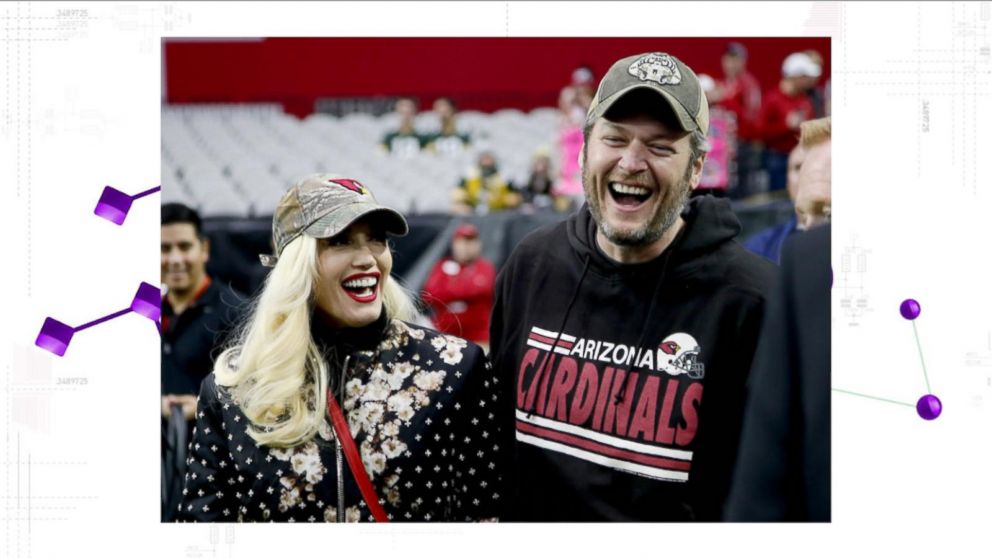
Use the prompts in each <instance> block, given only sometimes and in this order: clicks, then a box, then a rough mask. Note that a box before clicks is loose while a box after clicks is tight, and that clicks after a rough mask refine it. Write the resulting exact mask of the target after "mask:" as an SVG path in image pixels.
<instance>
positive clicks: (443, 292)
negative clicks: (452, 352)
mask: <svg viewBox="0 0 992 558" xmlns="http://www.w3.org/2000/svg"><path fill="white" fill-rule="evenodd" d="M495 283H496V267H495V266H494V265H493V264H492V262H490V261H489V260H487V259H486V258H484V257H482V240H481V239H480V238H479V229H478V228H476V226H475V225H472V224H470V223H463V224H461V225H459V226H458V228H457V229H455V234H454V237H453V238H452V240H451V255H450V256H446V257H444V258H441V260H440V261H439V262H437V264H435V265H434V269H433V270H431V274H430V276H428V278H427V282H426V283H425V284H424V288H423V291H424V292H423V299H424V300H425V301H426V302H427V304H428V305H429V306H430V307H431V309H433V310H434V317H433V320H432V321H433V322H434V327H436V328H437V329H438V331H441V332H443V333H448V334H451V335H457V336H459V337H464V338H465V339H468V340H469V341H473V342H475V343H478V344H479V345H480V346H482V347H483V348H484V349H486V350H487V351H488V349H489V314H490V313H491V312H492V309H493V285H495Z"/></svg>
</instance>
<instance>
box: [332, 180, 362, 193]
mask: <svg viewBox="0 0 992 558" xmlns="http://www.w3.org/2000/svg"><path fill="white" fill-rule="evenodd" d="M327 181H328V182H330V183H331V184H337V185H338V186H341V187H342V188H347V189H349V190H351V191H352V192H355V193H356V194H362V195H365V194H368V193H369V191H368V190H366V189H365V186H362V184H361V183H360V182H358V181H357V180H352V179H350V178H330V179H328V180H327Z"/></svg>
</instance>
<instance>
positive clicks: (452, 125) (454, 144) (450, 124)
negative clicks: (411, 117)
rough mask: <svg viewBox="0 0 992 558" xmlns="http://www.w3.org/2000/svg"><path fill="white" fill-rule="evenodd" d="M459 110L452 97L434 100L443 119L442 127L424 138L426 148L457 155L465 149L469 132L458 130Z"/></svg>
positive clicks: (435, 110) (436, 108)
mask: <svg viewBox="0 0 992 558" xmlns="http://www.w3.org/2000/svg"><path fill="white" fill-rule="evenodd" d="M457 111H458V109H457V107H455V102H454V101H453V100H452V99H451V98H450V97H438V98H437V100H435V101H434V112H435V113H437V115H438V117H439V118H440V120H441V129H440V130H438V131H437V132H435V133H433V134H428V135H427V137H426V138H425V139H424V143H425V146H424V148H425V149H427V150H430V151H434V152H437V153H441V154H444V155H457V154H459V153H462V152H463V151H464V150H465V148H466V147H467V146H468V145H469V143H470V140H469V137H468V134H462V133H460V132H459V131H458V125H457V123H456V120H455V114H456V113H457Z"/></svg>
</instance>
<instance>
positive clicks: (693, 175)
mask: <svg viewBox="0 0 992 558" xmlns="http://www.w3.org/2000/svg"><path fill="white" fill-rule="evenodd" d="M708 124H709V112H708V107H707V105H706V100H705V97H704V96H703V92H702V88H701V87H700V85H699V82H698V80H697V78H696V75H695V73H693V71H692V70H691V69H690V68H688V67H687V66H685V65H684V64H683V63H682V62H681V61H679V60H678V59H676V58H675V57H673V56H670V55H668V54H664V53H649V54H643V55H637V56H631V57H629V58H625V59H622V60H619V61H618V62H616V63H615V64H614V65H613V67H612V68H611V69H610V71H609V72H608V73H607V74H606V76H605V77H604V78H603V81H602V82H601V83H600V85H599V90H598V91H597V93H596V97H595V98H594V99H593V102H592V105H591V106H590V108H589V113H588V117H587V121H586V126H585V130H584V133H585V138H586V141H585V147H584V148H583V154H582V167H583V169H582V170H583V172H582V176H583V186H584V189H585V195H586V201H587V204H586V205H585V206H583V207H582V209H580V210H579V212H578V213H576V214H575V215H573V216H572V217H570V218H569V219H568V220H567V221H565V222H564V223H561V224H558V225H555V226H552V227H550V228H546V229H542V230H539V231H537V232H535V233H533V234H532V235H531V236H529V237H528V238H527V239H525V240H524V241H523V242H522V243H521V244H520V245H519V246H518V247H517V248H516V250H515V251H514V253H513V254H512V255H511V256H510V258H509V260H508V262H507V263H506V265H505V267H504V269H503V271H502V272H501V273H500V275H499V278H498V280H497V285H496V299H495V306H494V309H493V319H492V331H491V342H492V352H491V354H492V357H493V359H494V363H495V370H496V373H497V380H498V382H499V383H500V385H502V386H503V389H505V390H507V394H508V397H507V398H506V399H507V400H508V401H509V403H508V404H507V405H506V406H503V407H502V408H501V409H500V410H499V411H500V413H501V414H502V416H503V418H504V420H505V421H507V422H506V423H507V427H508V430H509V431H510V432H515V436H514V439H513V440H506V441H504V443H509V444H511V445H512V447H513V451H512V452H510V453H511V454H512V455H511V457H512V460H513V462H512V463H508V464H506V465H505V466H506V467H507V470H508V472H509V473H510V474H511V475H510V476H511V483H512V486H510V487H509V488H510V492H509V498H507V501H506V505H507V510H506V517H507V518H508V519H511V520H513V519H515V520H523V521H605V520H612V521H662V520H671V521H685V520H717V519H719V518H720V512H721V508H722V506H723V502H724V499H725V498H726V494H727V491H728V487H729V484H730V476H731V472H732V470H733V465H734V459H735V455H736V450H737V442H738V436H739V434H740V422H741V416H742V412H743V402H744V385H745V382H746V380H747V374H748V370H749V369H750V366H751V360H752V357H753V355H754V349H755V344H756V342H757V335H758V330H759V328H760V324H761V318H762V312H763V308H764V301H765V290H766V288H767V285H768V284H769V283H770V282H771V278H772V275H773V272H774V266H773V265H772V264H771V263H770V262H768V261H766V260H764V259H763V258H760V257H759V256H756V255H754V254H751V253H749V252H747V251H746V250H744V249H743V248H742V247H741V246H740V245H738V244H737V243H736V242H734V238H735V237H736V236H737V234H738V233H739V232H740V230H741V227H740V224H739V222H738V221H737V218H736V217H735V216H734V214H733V212H732V211H731V209H730V205H729V203H728V202H726V201H725V200H717V199H715V198H712V197H709V196H702V197H698V198H695V199H693V200H691V201H689V202H687V200H688V197H689V193H690V191H691V190H692V189H693V188H695V187H696V186H697V185H698V183H699V179H700V174H701V172H702V168H703V160H704V159H705V146H706V131H707V128H708Z"/></svg>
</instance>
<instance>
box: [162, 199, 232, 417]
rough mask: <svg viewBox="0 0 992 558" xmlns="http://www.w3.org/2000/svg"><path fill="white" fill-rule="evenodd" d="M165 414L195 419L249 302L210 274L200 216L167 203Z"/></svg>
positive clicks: (164, 247) (164, 229)
mask: <svg viewBox="0 0 992 558" xmlns="http://www.w3.org/2000/svg"><path fill="white" fill-rule="evenodd" d="M161 234H162V241H161V244H162V284H163V285H165V294H164V295H163V296H162V416H163V417H168V416H169V414H170V412H171V407H172V406H174V405H177V406H179V407H180V408H181V409H182V412H183V415H184V416H185V417H186V420H193V414H194V412H195V410H196V394H197V393H199V392H200V382H201V381H203V378H205V377H206V376H207V374H209V373H210V371H211V370H213V367H214V364H213V358H212V352H213V350H214V348H215V347H217V346H218V345H220V344H221V342H222V341H223V336H224V335H225V334H226V333H227V332H229V331H230V329H231V328H232V327H233V326H234V325H235V324H236V323H237V321H238V319H239V318H240V313H241V312H242V311H243V309H244V304H245V299H244V296H243V295H241V293H238V292H237V291H235V290H234V289H232V288H231V287H229V286H226V285H224V284H222V283H220V282H219V281H214V280H213V279H212V278H211V277H210V275H209V274H207V261H208V260H209V259H210V241H209V240H208V239H207V237H206V235H204V234H203V229H202V222H201V220H200V216H199V214H197V212H196V211H195V210H193V209H191V208H189V207H187V206H185V205H183V204H180V203H167V204H164V205H162V232H161Z"/></svg>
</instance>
